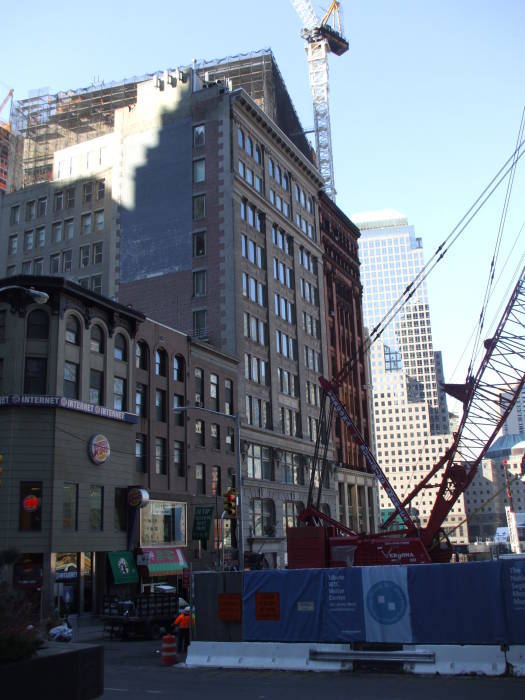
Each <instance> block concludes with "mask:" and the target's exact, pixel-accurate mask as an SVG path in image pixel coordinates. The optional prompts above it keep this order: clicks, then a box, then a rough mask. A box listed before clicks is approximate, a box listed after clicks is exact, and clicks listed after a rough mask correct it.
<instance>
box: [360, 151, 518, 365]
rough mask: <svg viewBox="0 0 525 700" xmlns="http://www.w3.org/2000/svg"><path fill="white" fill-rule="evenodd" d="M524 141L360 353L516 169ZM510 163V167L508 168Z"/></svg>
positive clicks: (397, 311) (397, 312) (399, 309)
mask: <svg viewBox="0 0 525 700" xmlns="http://www.w3.org/2000/svg"><path fill="white" fill-rule="evenodd" d="M524 145H525V140H522V141H521V142H520V143H518V145H517V146H516V148H515V149H514V151H513V153H512V154H511V156H510V157H509V158H508V159H507V160H506V162H505V163H504V164H503V165H502V166H501V168H500V169H499V171H498V172H497V173H496V175H495V176H494V177H493V178H492V180H491V181H490V182H489V184H488V185H487V186H486V187H485V189H484V190H483V191H482V192H481V194H480V195H479V196H478V197H477V199H476V200H475V201H474V203H473V204H472V205H471V206H470V208H469V209H468V210H467V212H466V213H465V214H464V215H463V217H462V218H461V219H460V220H459V222H458V223H457V224H456V226H454V228H453V229H452V231H451V232H450V233H449V235H448V236H447V237H446V238H445V239H444V241H443V242H442V243H441V244H440V245H439V246H438V247H437V249H436V251H435V252H434V254H433V256H432V257H431V258H430V259H429V261H428V262H427V263H426V264H425V265H424V266H423V267H422V268H421V270H420V271H419V272H418V274H417V275H416V276H415V277H414V279H413V280H412V281H411V282H410V283H409V284H408V285H407V286H406V287H405V289H404V290H403V292H402V294H401V295H400V296H399V297H398V299H397V300H396V301H395V302H394V303H393V304H392V306H391V307H390V309H389V310H388V311H387V312H386V314H385V315H384V316H383V318H382V319H381V320H380V321H379V323H378V324H377V325H376V326H375V327H374V329H373V330H372V332H371V333H370V335H369V337H368V340H367V342H366V343H364V345H363V350H364V351H365V352H368V350H369V349H370V346H371V345H372V344H373V343H374V342H375V341H376V340H377V339H378V338H379V337H380V336H381V335H382V334H383V333H384V331H385V330H386V328H387V326H388V325H389V324H390V323H392V321H393V320H394V319H395V318H396V317H397V316H398V315H399V313H400V312H401V310H402V308H403V307H404V306H405V304H406V303H407V302H408V301H409V300H410V298H411V297H412V296H413V295H414V293H415V292H416V291H417V290H418V289H419V287H420V286H421V285H422V284H423V282H424V281H425V280H426V278H427V277H428V275H429V274H430V273H431V272H432V271H433V269H434V268H435V267H436V265H437V264H438V263H439V262H440V261H441V260H442V259H443V257H444V256H445V254H446V253H447V252H448V251H449V250H450V248H451V247H452V245H453V244H454V243H455V242H456V241H457V239H458V238H459V237H460V235H461V234H462V233H463V232H464V230H465V229H466V228H467V226H468V225H469V224H470V222H471V221H472V219H473V218H474V217H475V216H476V214H477V213H478V212H479V210H480V209H481V208H482V207H483V205H484V204H485V203H486V202H487V200H488V199H489V198H490V197H491V196H492V195H493V194H494V192H495V191H496V190H497V189H498V187H499V186H500V185H501V183H502V182H503V180H504V179H505V178H506V177H507V175H508V174H509V172H510V171H511V170H515V168H516V165H517V163H518V161H519V160H520V158H521V157H522V156H523V155H524V154H525V149H524V148H523V146H524ZM509 164H510V165H509Z"/></svg>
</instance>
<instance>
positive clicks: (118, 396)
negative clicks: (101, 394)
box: [113, 377, 126, 411]
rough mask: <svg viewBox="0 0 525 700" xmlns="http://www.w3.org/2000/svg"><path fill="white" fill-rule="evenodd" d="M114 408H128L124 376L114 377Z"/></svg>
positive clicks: (123, 409)
mask: <svg viewBox="0 0 525 700" xmlns="http://www.w3.org/2000/svg"><path fill="white" fill-rule="evenodd" d="M113 408H114V409H115V410H116V411H125V410H126V380H125V379H123V378H122V377H113Z"/></svg>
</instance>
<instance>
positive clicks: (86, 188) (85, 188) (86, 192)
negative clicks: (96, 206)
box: [82, 182, 93, 204]
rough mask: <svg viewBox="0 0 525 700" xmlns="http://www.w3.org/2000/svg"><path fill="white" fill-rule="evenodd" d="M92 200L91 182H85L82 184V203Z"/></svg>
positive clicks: (88, 202) (89, 202)
mask: <svg viewBox="0 0 525 700" xmlns="http://www.w3.org/2000/svg"><path fill="white" fill-rule="evenodd" d="M92 201H93V183H92V182H85V183H84V184H83V185H82V202H83V203H84V204H91V202H92Z"/></svg>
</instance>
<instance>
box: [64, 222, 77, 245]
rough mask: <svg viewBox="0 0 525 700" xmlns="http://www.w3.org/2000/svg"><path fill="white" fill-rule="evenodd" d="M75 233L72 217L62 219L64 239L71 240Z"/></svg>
mask: <svg viewBox="0 0 525 700" xmlns="http://www.w3.org/2000/svg"><path fill="white" fill-rule="evenodd" d="M74 235H75V222H74V220H73V219H66V220H65V221H64V238H65V239H66V241H71V240H73V236H74Z"/></svg>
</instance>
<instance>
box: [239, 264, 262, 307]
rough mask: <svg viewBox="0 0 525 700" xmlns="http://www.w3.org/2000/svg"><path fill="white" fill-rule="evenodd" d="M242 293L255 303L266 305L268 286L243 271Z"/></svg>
mask: <svg viewBox="0 0 525 700" xmlns="http://www.w3.org/2000/svg"><path fill="white" fill-rule="evenodd" d="M242 294H243V296H245V297H247V298H248V299H250V301H253V302H254V303H255V304H258V305H259V306H266V286H265V285H264V284H263V283H262V282H259V281H258V280H256V279H255V278H254V277H251V276H250V275H248V274H247V273H246V272H243V273H242Z"/></svg>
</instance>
